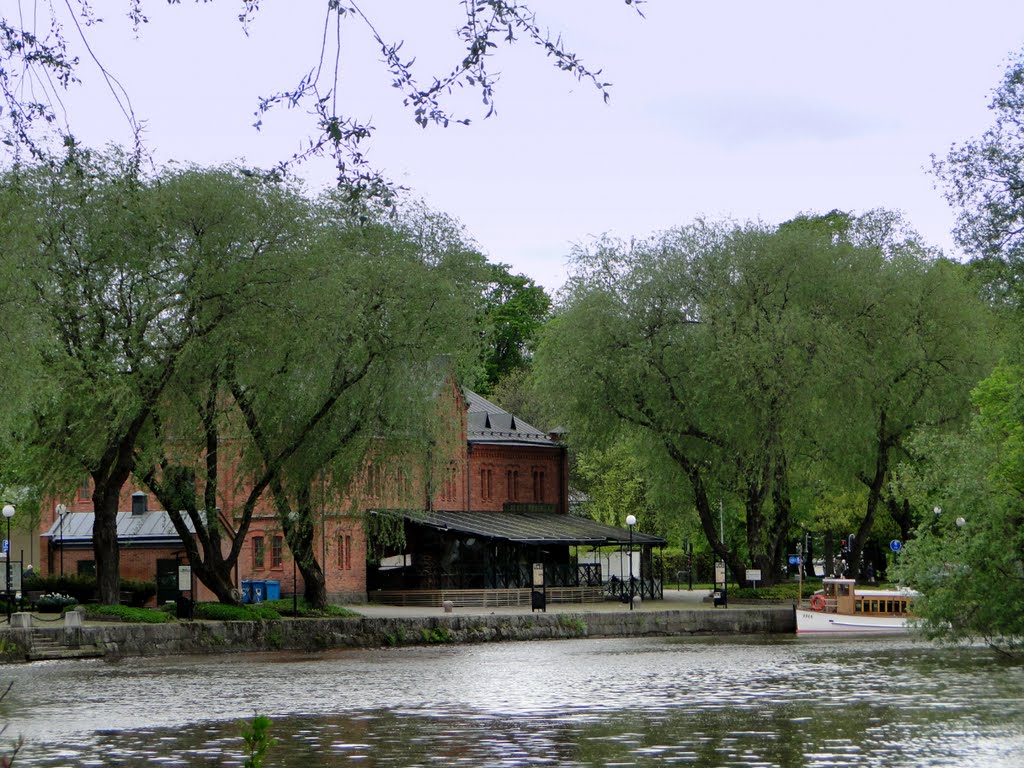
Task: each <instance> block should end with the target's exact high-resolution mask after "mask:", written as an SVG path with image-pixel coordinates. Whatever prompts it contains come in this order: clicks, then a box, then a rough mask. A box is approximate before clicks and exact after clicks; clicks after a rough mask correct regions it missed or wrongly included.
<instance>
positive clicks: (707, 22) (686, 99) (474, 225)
mask: <svg viewBox="0 0 1024 768" xmlns="http://www.w3.org/2000/svg"><path fill="white" fill-rule="evenodd" d="M21 5H22V6H24V5H25V4H24V3H22V4H21ZM95 5H97V6H100V5H102V6H103V8H102V9H101V10H102V12H103V13H107V14H109V15H107V16H106V17H105V19H104V22H103V23H102V24H98V25H94V26H92V27H90V28H89V29H88V30H87V31H86V34H87V36H88V38H89V41H90V44H91V45H92V50H93V52H94V53H95V54H96V56H97V57H98V58H99V59H100V60H101V61H102V62H103V64H104V65H105V66H106V67H107V68H108V70H110V71H111V73H113V74H114V75H116V76H117V77H118V78H119V79H120V81H121V82H122V83H123V84H124V86H125V88H126V89H127V91H128V93H129V95H130V96H131V99H132V104H133V106H134V110H135V113H136V115H137V116H138V118H139V119H141V120H143V121H145V122H146V126H147V130H146V136H147V140H148V142H149V143H150V145H151V146H152V148H153V149H154V151H155V153H156V156H157V157H158V158H159V159H160V160H163V161H167V160H184V161H192V162H197V163H202V164H213V163H219V162H227V161H235V160H241V161H245V162H247V163H250V164H254V165H270V164H273V163H274V162H275V161H277V160H280V159H282V158H283V157H285V156H288V155H290V154H291V153H292V152H294V151H295V150H296V149H297V148H298V143H299V139H300V138H301V137H302V136H303V135H305V134H304V133H303V129H304V128H305V127H306V126H307V125H308V123H306V118H305V116H304V115H303V114H301V113H299V112H297V111H292V112H291V113H286V112H281V113H279V114H277V115H271V116H269V117H268V118H266V119H265V121H264V129H263V130H262V131H261V132H256V131H255V130H254V129H253V128H252V127H251V125H252V123H253V119H254V118H253V112H254V109H255V106H256V101H257V98H258V97H259V96H260V95H267V94H268V93H270V92H272V91H275V90H280V89H284V88H288V87H291V86H293V85H294V84H295V82H297V80H298V79H299V77H301V76H302V75H303V74H305V73H306V72H307V71H308V70H309V69H310V68H311V67H313V66H315V64H316V51H317V50H318V46H319V40H320V36H321V34H322V31H323V13H322V11H320V10H318V9H320V8H321V7H322V6H323V2H322V1H321V2H304V3H299V2H289V3H269V2H265V3H263V4H262V5H263V7H262V8H261V10H260V11H259V12H258V14H257V15H256V17H255V19H254V21H253V22H252V24H251V26H250V28H249V30H248V36H246V34H245V33H244V32H243V30H242V27H241V25H240V24H239V23H238V22H237V19H236V17H237V15H238V12H239V10H240V8H241V5H242V4H241V2H237V1H235V0H217V2H215V3H209V4H207V3H198V4H191V3H188V2H187V0H186V2H184V3H183V4H181V5H177V6H171V7H168V6H167V5H166V4H165V3H164V2H163V0H149V2H148V4H146V5H145V6H144V7H145V9H146V11H147V13H148V15H149V17H150V20H151V21H150V23H149V24H147V25H144V26H143V28H142V29H141V31H140V33H139V35H138V36H137V37H133V35H132V32H131V28H130V25H129V24H128V22H127V21H126V20H124V18H123V11H125V10H126V8H127V6H128V5H129V3H128V0H107V2H105V3H102V4H101V3H96V4H95ZM364 5H365V6H366V11H367V13H369V14H371V15H372V17H373V20H374V22H375V23H376V26H377V28H378V30H379V31H380V32H381V34H382V35H383V36H384V37H385V38H387V39H393V40H395V41H398V40H404V41H405V46H404V48H403V53H404V54H405V56H406V57H407V58H411V57H413V56H416V57H417V62H418V65H420V66H422V67H423V70H422V72H423V74H424V75H426V73H428V72H431V71H433V72H436V73H438V74H439V73H441V72H444V71H447V69H449V68H450V67H451V65H452V64H453V63H454V62H455V61H457V60H458V59H457V57H458V55H459V53H460V48H459V43H458V41H457V39H456V38H455V37H454V34H453V30H454V29H455V28H456V27H457V26H458V24H459V23H460V19H461V13H462V11H461V6H460V5H459V4H458V3H457V2H456V0H429V2H428V0H388V2H378V3H373V2H365V3H364ZM532 7H533V9H534V10H535V11H536V12H537V14H538V17H539V19H540V20H541V21H542V22H543V23H544V24H545V25H546V26H547V27H549V28H550V29H551V30H553V31H560V32H561V33H562V34H563V39H564V41H565V43H566V44H567V45H568V47H569V48H571V49H572V50H573V51H575V52H576V53H578V54H579V55H580V56H581V57H582V58H583V59H584V61H585V62H586V63H587V64H589V65H590V66H592V67H594V68H602V69H603V72H604V78H605V79H606V80H608V81H609V82H611V83H612V88H611V94H612V98H611V101H610V103H608V104H605V103H604V102H603V100H602V99H601V96H600V94H599V93H598V92H597V91H596V90H594V89H593V87H591V86H589V85H586V84H581V83H577V82H576V81H575V80H573V79H572V78H570V77H568V76H567V75H565V74H564V73H561V72H559V71H557V70H555V69H554V68H553V67H551V65H550V60H548V59H545V58H544V57H543V56H542V51H540V50H539V49H537V48H535V47H533V46H530V45H528V44H524V45H521V46H519V47H517V48H516V49H513V50H511V51H505V50H502V51H501V52H500V53H499V54H498V55H497V56H496V57H495V60H494V64H493V69H494V70H495V71H500V72H501V73H502V77H501V81H500V83H499V88H498V93H497V110H498V112H497V115H496V116H494V117H492V118H490V119H488V120H481V119H475V120H474V122H473V125H472V126H470V127H468V128H467V127H462V126H454V127H449V128H447V129H441V128H428V129H427V130H423V129H420V128H419V127H417V126H416V125H414V124H413V121H412V116H411V114H409V113H407V112H403V110H402V107H401V103H400V99H399V96H398V92H397V91H395V90H393V89H392V88H390V87H389V82H390V78H389V76H388V74H387V72H386V71H385V70H384V68H383V66H382V65H380V64H379V63H378V60H379V55H378V54H377V53H376V52H375V51H374V49H373V46H372V45H371V41H370V40H369V38H368V35H367V33H366V32H365V29H364V28H363V27H362V26H360V24H359V23H358V22H355V21H350V22H346V23H345V25H344V26H343V28H342V34H343V48H344V52H345V58H344V59H343V61H342V63H341V70H340V71H341V88H340V96H341V104H340V106H339V109H340V110H343V111H346V112H348V113H349V114H352V115H355V116H356V117H359V118H362V119H371V120H372V122H373V123H374V125H375V126H376V128H377V133H376V135H375V138H374V140H373V142H372V145H371V146H370V159H371V161H372V162H373V163H374V164H375V165H376V166H378V167H380V168H382V169H383V170H384V171H385V172H386V173H388V174H389V175H390V176H391V177H392V178H393V179H394V180H396V181H397V182H399V183H401V184H403V185H405V186H407V187H409V188H410V189H411V190H412V191H413V192H414V193H415V194H416V195H418V196H420V197H422V198H424V199H425V200H426V201H427V203H428V204H429V205H430V206H431V207H433V208H436V209H439V210H443V211H445V212H447V213H449V214H451V215H452V216H454V217H456V218H458V219H459V220H461V221H462V222H463V223H464V224H465V226H466V228H467V231H468V232H469V234H470V235H471V236H472V237H473V238H474V239H475V240H476V241H477V242H478V244H479V245H480V247H481V248H482V249H483V251H484V252H485V253H486V254H487V256H488V257H489V258H490V259H491V260H492V261H500V262H504V263H507V264H510V265H511V266H512V267H513V270H514V271H516V272H521V273H524V274H527V275H529V276H530V277H533V278H534V279H535V280H537V281H538V282H539V283H541V284H543V285H544V286H545V287H547V288H548V289H549V290H555V289H557V288H558V287H559V286H560V285H561V284H562V283H563V282H564V280H565V275H566V256H567V254H568V253H569V251H570V249H571V247H572V244H573V243H585V242H587V241H588V240H589V239H591V238H592V237H594V236H598V235H601V234H603V233H609V234H612V235H615V236H619V237H623V238H629V237H634V236H636V237H644V236H647V235H650V234H652V233H654V232H656V231H658V230H662V229H666V228H669V227H672V226H676V225H680V224H686V223H689V222H691V221H693V220H694V219H695V218H696V217H699V216H704V217H708V218H715V219H718V218H733V219H737V220H748V219H761V220H764V221H767V222H772V223H777V222H780V221H784V220H786V219H788V218H791V217H792V216H794V215H796V214H798V213H802V212H804V213H805V212H826V211H829V210H832V209H835V208H839V209H843V210H853V211H864V210H868V209H870V208H874V207H887V208H894V209H899V210H902V211H903V212H904V213H905V214H906V216H907V218H908V220H909V221H910V223H911V224H912V225H913V226H914V227H915V228H917V229H918V230H919V231H920V232H921V233H922V234H923V235H924V236H925V239H926V240H927V241H928V242H930V243H932V244H934V245H939V246H941V247H943V249H944V250H945V251H946V252H947V253H948V254H950V255H956V252H955V250H954V248H953V245H952V240H951V237H950V234H949V233H950V229H951V228H952V224H953V213H952V212H951V211H950V210H949V208H948V206H947V205H946V203H945V201H944V199H943V197H942V195H941V193H940V191H939V190H937V189H935V186H934V181H933V179H932V178H931V177H930V176H929V175H928V173H927V168H928V167H929V165H930V156H931V155H932V154H933V153H936V154H939V155H942V154H944V153H945V152H946V151H947V150H948V148H949V146H950V144H951V143H953V142H955V141H962V140H964V139H967V138H970V137H972V136H975V135H977V134H979V133H980V132H981V131H983V130H984V129H985V128H986V127H987V126H988V124H989V122H990V115H989V112H988V110H987V104H988V101H989V96H990V92H991V90H992V88H993V87H994V86H995V85H996V84H997V82H998V81H999V79H1000V77H1001V75H1002V73H1003V71H1004V70H1005V65H1006V62H1007V59H1008V56H1009V55H1010V54H1011V53H1013V52H1016V51H1018V50H1020V49H1021V48H1022V46H1024V3H1022V2H1020V0H1005V1H1004V0H974V2H971V3H965V2H954V1H953V0H931V2H918V1H917V0H904V1H901V2H893V1H892V0H888V1H887V2H876V1H874V0H863V1H862V2H859V3H849V2H846V3H838V2H826V0H817V2H785V1H784V0H778V2H764V1H763V0H756V1H750V2H745V1H743V0H732V1H731V2H725V3H722V2H720V3H707V2H704V3H691V2H684V1H683V0H650V2H647V3H646V4H644V5H643V6H642V7H643V10H644V13H645V14H646V19H642V18H639V17H638V16H637V15H636V13H635V12H634V11H633V10H632V8H631V7H630V6H628V5H626V4H625V3H624V2H623V1H622V0H534V2H533V3H532ZM296 9H298V10H296ZM118 14H120V15H118ZM65 31H66V32H67V33H68V35H69V36H71V35H74V34H75V33H74V31H73V29H72V28H71V27H70V26H67V25H66V28H65ZM82 73H83V76H84V77H85V80H86V82H85V85H84V86H82V87H78V88H76V89H74V92H73V93H71V94H68V95H66V97H65V99H64V104H65V105H66V107H67V111H68V114H69V115H70V119H71V127H72V128H73V129H74V130H75V131H76V133H78V134H79V135H80V136H81V137H82V138H83V140H84V141H85V142H86V143H89V144H95V145H100V144H104V143H107V142H110V141H114V142H122V143H126V142H128V141H129V140H130V133H129V131H128V129H127V126H126V123H125V120H124V118H123V117H121V116H120V113H119V112H118V108H117V106H116V104H115V103H114V102H113V100H112V98H111V97H110V95H109V92H107V91H106V90H105V89H104V87H103V85H102V81H101V79H100V77H99V75H98V72H97V70H96V69H95V68H93V67H92V66H91V65H89V64H87V65H86V66H85V67H84V68H83V70H82ZM455 107H456V109H457V110H458V111H460V112H462V113H465V114H467V115H468V116H471V117H474V118H482V116H483V110H482V108H481V107H480V106H479V100H478V98H476V96H475V95H474V97H473V98H472V99H469V100H467V99H465V98H463V99H462V100H461V101H457V102H455ZM332 172H333V169H332V167H331V164H330V161H329V160H323V161H317V162H314V163H313V164H311V165H309V166H307V167H306V168H305V169H304V171H303V173H304V175H306V176H307V177H308V178H309V179H310V182H311V184H313V185H314V186H317V185H322V184H325V183H329V181H330V180H331V178H332V177H333V173H332Z"/></svg>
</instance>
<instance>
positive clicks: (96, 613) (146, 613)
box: [84, 604, 171, 624]
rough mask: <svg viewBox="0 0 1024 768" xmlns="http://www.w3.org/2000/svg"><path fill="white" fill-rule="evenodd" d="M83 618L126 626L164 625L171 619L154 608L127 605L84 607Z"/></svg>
mask: <svg viewBox="0 0 1024 768" xmlns="http://www.w3.org/2000/svg"><path fill="white" fill-rule="evenodd" d="M84 608H85V618H86V619H89V620H90V621H119V622H123V623H126V624H166V623H167V622H169V621H170V620H171V617H170V616H169V615H168V614H167V613H166V612H164V611H158V610H156V609H155V608H132V607H131V606H128V605H91V604H90V605H86V606H84Z"/></svg>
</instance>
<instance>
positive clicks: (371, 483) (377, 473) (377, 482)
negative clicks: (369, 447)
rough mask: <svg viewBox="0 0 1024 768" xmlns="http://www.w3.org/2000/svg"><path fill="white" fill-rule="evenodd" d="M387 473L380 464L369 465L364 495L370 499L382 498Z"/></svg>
mask: <svg viewBox="0 0 1024 768" xmlns="http://www.w3.org/2000/svg"><path fill="white" fill-rule="evenodd" d="M386 481H387V472H386V470H385V469H384V467H382V466H381V465H380V464H371V465H370V466H369V467H368V468H367V470H366V495H367V496H369V497H370V498H371V499H380V498H383V497H384V487H385V484H386Z"/></svg>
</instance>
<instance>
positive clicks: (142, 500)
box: [132, 491, 147, 515]
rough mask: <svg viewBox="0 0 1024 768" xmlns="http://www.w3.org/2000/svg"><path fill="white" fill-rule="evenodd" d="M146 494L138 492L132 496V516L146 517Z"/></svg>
mask: <svg viewBox="0 0 1024 768" xmlns="http://www.w3.org/2000/svg"><path fill="white" fill-rule="evenodd" d="M146 499H147V497H146V494H144V493H142V492H141V491H138V492H136V493H133V494H132V514H133V515H144V514H146Z"/></svg>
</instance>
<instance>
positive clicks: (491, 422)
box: [463, 389, 558, 447]
mask: <svg viewBox="0 0 1024 768" xmlns="http://www.w3.org/2000/svg"><path fill="white" fill-rule="evenodd" d="M463 392H464V393H465V395H466V410H467V411H468V413H467V414H466V436H467V438H468V440H469V442H470V443H503V444H517V445H545V446H552V447H553V446H556V445H558V443H556V442H555V441H554V440H552V439H551V438H550V437H548V435H546V434H544V433H543V432H541V431H540V430H539V429H537V428H536V427H533V426H531V425H529V424H527V423H526V422H525V421H523V420H522V419H517V418H516V417H515V416H513V415H512V414H511V413H509V412H508V411H506V410H505V409H504V408H500V407H498V406H497V405H495V404H494V403H492V402H491V401H490V400H487V399H486V398H483V397H481V396H480V395H478V394H477V393H476V392H473V391H471V390H468V389H463Z"/></svg>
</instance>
